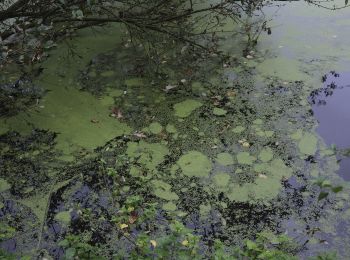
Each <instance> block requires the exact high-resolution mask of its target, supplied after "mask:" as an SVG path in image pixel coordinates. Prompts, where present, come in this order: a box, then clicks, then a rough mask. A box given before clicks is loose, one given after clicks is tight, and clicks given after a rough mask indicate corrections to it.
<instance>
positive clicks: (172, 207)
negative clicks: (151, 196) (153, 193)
mask: <svg viewBox="0 0 350 260" xmlns="http://www.w3.org/2000/svg"><path fill="white" fill-rule="evenodd" d="M162 208H163V209H164V210H165V211H175V210H176V209H177V207H176V204H175V203H174V202H171V201H169V202H167V203H164V204H163V206H162Z"/></svg>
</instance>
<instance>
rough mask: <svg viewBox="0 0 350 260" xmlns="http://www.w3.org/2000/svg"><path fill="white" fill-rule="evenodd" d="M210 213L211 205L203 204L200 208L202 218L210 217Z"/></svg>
mask: <svg viewBox="0 0 350 260" xmlns="http://www.w3.org/2000/svg"><path fill="white" fill-rule="evenodd" d="M210 211H211V205H210V204H201V205H200V206H199V213H200V215H201V217H202V218H205V217H206V216H208V214H209V213H210Z"/></svg>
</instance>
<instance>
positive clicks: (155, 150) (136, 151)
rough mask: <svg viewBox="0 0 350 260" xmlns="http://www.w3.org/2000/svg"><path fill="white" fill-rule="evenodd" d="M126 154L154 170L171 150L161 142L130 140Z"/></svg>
mask: <svg viewBox="0 0 350 260" xmlns="http://www.w3.org/2000/svg"><path fill="white" fill-rule="evenodd" d="M126 154H127V155H128V156H129V157H130V159H131V160H134V161H137V162H138V163H139V164H141V165H143V166H144V167H146V168H147V169H148V170H151V171H154V170H156V167H157V165H159V164H160V163H161V162H163V161H164V157H165V156H166V155H167V154H169V150H168V148H167V147H166V146H165V145H163V144H160V143H147V142H145V141H140V142H139V143H137V142H129V143H128V144H127V150H126Z"/></svg>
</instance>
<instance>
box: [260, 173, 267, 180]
mask: <svg viewBox="0 0 350 260" xmlns="http://www.w3.org/2000/svg"><path fill="white" fill-rule="evenodd" d="M258 177H259V178H262V179H267V176H266V175H265V174H261V173H259V175H258Z"/></svg>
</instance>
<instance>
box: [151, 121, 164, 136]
mask: <svg viewBox="0 0 350 260" xmlns="http://www.w3.org/2000/svg"><path fill="white" fill-rule="evenodd" d="M148 129H149V131H150V132H151V133H152V134H155V135H157V134H160V133H161V132H162V130H163V127H162V125H161V124H160V123H158V122H153V123H151V124H150V125H149V126H148Z"/></svg>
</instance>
